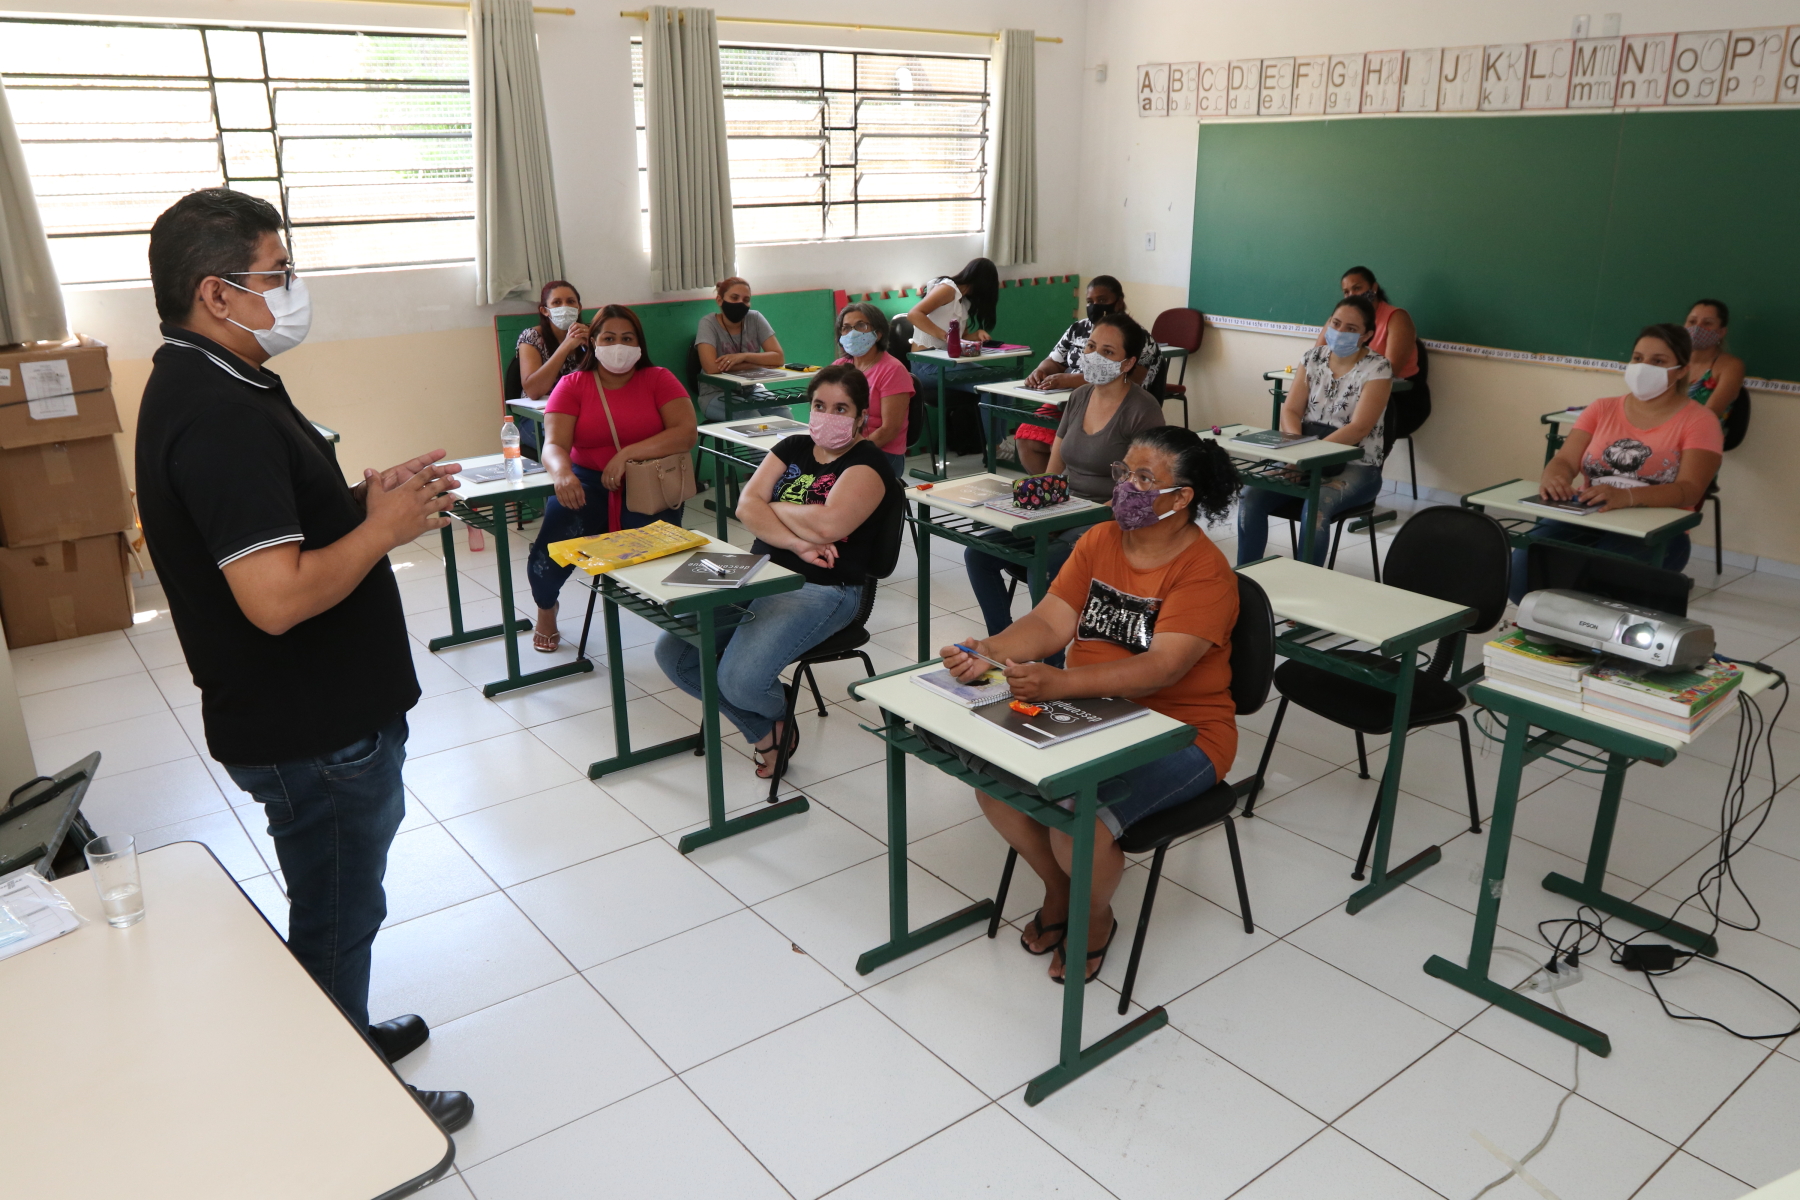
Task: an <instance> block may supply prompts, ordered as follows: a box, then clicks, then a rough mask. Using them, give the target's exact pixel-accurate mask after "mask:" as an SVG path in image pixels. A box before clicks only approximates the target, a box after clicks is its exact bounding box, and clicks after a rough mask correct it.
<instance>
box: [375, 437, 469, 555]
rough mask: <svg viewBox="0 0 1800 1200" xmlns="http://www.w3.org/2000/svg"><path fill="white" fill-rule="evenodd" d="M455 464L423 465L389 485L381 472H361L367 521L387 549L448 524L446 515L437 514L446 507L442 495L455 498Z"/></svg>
mask: <svg viewBox="0 0 1800 1200" xmlns="http://www.w3.org/2000/svg"><path fill="white" fill-rule="evenodd" d="M414 461H415V462H416V461H418V460H417V459H415V460H414ZM407 465H410V464H407ZM457 466H458V464H456V463H450V464H447V465H444V466H425V467H422V468H420V469H419V470H417V471H415V472H413V473H412V474H410V475H405V476H401V477H400V478H399V479H398V480H397V482H395V483H394V484H393V485H391V486H389V485H387V483H386V481H385V478H384V475H383V474H381V473H377V472H376V471H373V470H365V471H364V472H363V482H364V484H365V485H366V490H367V495H368V499H367V509H368V514H369V515H368V520H369V522H370V523H371V526H372V527H373V528H375V529H378V530H380V531H381V534H382V537H383V538H384V539H385V540H386V542H387V545H388V548H389V549H392V548H393V547H395V546H399V545H403V544H405V543H407V542H410V541H412V540H413V539H414V538H416V537H418V536H419V535H420V534H423V533H426V532H428V531H429V530H433V529H442V528H443V527H444V526H446V525H448V524H449V523H450V520H449V518H448V517H444V516H441V515H440V514H441V513H442V512H443V511H444V510H445V509H447V508H449V507H450V504H449V500H447V499H446V497H449V498H450V499H454V498H455V493H454V490H453V489H454V488H455V487H456V468H457ZM399 469H400V468H396V471H397V470H399Z"/></svg>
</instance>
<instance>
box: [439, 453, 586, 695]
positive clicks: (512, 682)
mask: <svg viewBox="0 0 1800 1200" xmlns="http://www.w3.org/2000/svg"><path fill="white" fill-rule="evenodd" d="M459 461H461V463H462V466H463V469H464V470H465V471H466V470H469V469H470V468H473V467H485V466H491V465H493V464H494V463H499V462H504V461H505V460H504V459H503V458H502V457H501V456H500V455H498V454H486V455H482V456H480V457H478V458H465V459H461V460H459ZM456 491H457V496H458V499H457V501H456V504H455V506H454V507H452V508H451V510H450V515H451V516H452V517H453V518H454V520H453V521H452V522H451V523H450V524H449V525H446V526H444V528H443V530H442V531H441V536H442V539H443V543H442V544H443V554H444V591H445V592H447V593H448V594H449V597H450V632H449V633H447V634H445V635H444V636H443V637H435V638H432V639H431V641H429V642H427V643H426V646H427V647H428V648H430V649H431V650H432V651H434V652H435V651H438V650H448V649H449V648H450V647H452V646H465V645H467V644H468V643H470V642H480V641H485V640H486V639H488V638H491V637H498V638H505V639H506V678H504V679H496V680H494V681H493V682H492V683H484V684H482V685H481V694H482V695H484V696H498V695H499V694H500V693H502V692H511V691H515V690H517V689H519V688H522V687H530V686H531V685H532V684H534V683H545V682H547V681H549V680H552V679H561V678H562V677H563V676H565V675H580V674H583V673H584V672H587V671H592V670H593V669H594V664H593V663H592V662H591V661H589V660H588V659H586V658H577V659H576V660H575V661H574V662H569V663H558V664H557V665H556V666H554V667H545V668H544V669H543V670H541V671H520V670H519V636H518V635H519V634H520V633H523V632H524V631H525V630H527V629H530V628H531V622H530V621H527V620H526V619H525V618H523V617H520V616H517V615H516V613H515V611H514V606H513V587H512V571H513V563H512V555H511V553H510V552H509V551H508V549H507V538H508V530H507V519H506V509H507V506H508V505H527V504H541V503H543V502H544V501H546V500H548V499H549V498H550V496H552V495H554V494H555V492H556V485H554V484H553V483H551V482H550V475H549V472H543V473H540V474H536V475H527V476H526V477H525V478H524V479H521V480H519V481H518V482H516V483H515V482H513V481H511V480H507V479H497V480H495V481H494V482H492V483H472V484H466V485H464V486H462V487H459V488H457V489H456ZM459 521H460V522H461V523H462V524H464V525H467V526H468V527H469V528H471V529H479V530H482V531H483V532H486V533H489V534H492V535H493V538H494V563H495V565H496V566H497V567H498V568H499V570H500V623H499V624H498V625H483V626H482V627H481V628H479V629H464V628H463V615H462V589H461V587H460V586H459V585H458V582H457V577H456V538H455V536H454V534H455V532H456V523H457V522H459Z"/></svg>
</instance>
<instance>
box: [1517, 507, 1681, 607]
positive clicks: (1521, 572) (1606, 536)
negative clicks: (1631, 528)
mask: <svg viewBox="0 0 1800 1200" xmlns="http://www.w3.org/2000/svg"><path fill="white" fill-rule="evenodd" d="M1525 536H1526V537H1528V538H1550V539H1551V540H1553V541H1558V542H1568V543H1570V544H1572V545H1576V546H1586V547H1588V548H1590V549H1593V550H1604V551H1606V552H1607V553H1608V554H1621V555H1624V556H1625V557H1626V558H1635V559H1636V560H1637V561H1639V562H1641V563H1647V562H1649V561H1650V545H1649V543H1648V542H1646V541H1644V539H1643V538H1634V537H1627V536H1626V535H1625V534H1622V533H1602V532H1600V531H1599V530H1597V529H1583V528H1582V527H1581V526H1579V525H1570V524H1568V523H1566V522H1564V521H1539V522H1538V523H1537V524H1536V525H1533V526H1532V527H1531V528H1530V529H1529V530H1528V531H1526V534H1525ZM1693 551H1694V544H1693V543H1692V542H1690V541H1688V535H1687V534H1685V533H1678V534H1676V535H1675V536H1674V537H1672V538H1670V539H1669V542H1668V547H1667V549H1666V550H1664V552H1663V563H1662V565H1663V568H1664V569H1665V570H1669V571H1679V570H1681V569H1682V568H1683V567H1685V566H1687V564H1688V556H1689V555H1690V554H1692V553H1693ZM1526 556H1527V552H1526V551H1525V550H1523V549H1520V550H1514V551H1513V560H1512V586H1511V588H1510V589H1509V591H1508V596H1509V598H1510V599H1511V600H1512V602H1513V603H1514V604H1517V603H1518V602H1519V601H1520V599H1522V598H1523V597H1524V595H1525V591H1526V582H1525V565H1526V564H1525V560H1526Z"/></svg>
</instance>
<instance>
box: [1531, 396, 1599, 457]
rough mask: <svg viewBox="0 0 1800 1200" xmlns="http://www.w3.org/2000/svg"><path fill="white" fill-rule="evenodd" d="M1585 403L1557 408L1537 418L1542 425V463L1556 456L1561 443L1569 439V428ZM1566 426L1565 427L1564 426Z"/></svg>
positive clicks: (1573, 425)
mask: <svg viewBox="0 0 1800 1200" xmlns="http://www.w3.org/2000/svg"><path fill="white" fill-rule="evenodd" d="M1586 407H1587V405H1585V404H1579V405H1576V406H1575V407H1574V408H1559V409H1557V410H1556V411H1555V412H1547V413H1545V414H1544V415H1543V416H1541V417H1539V418H1538V422H1539V424H1541V425H1543V427H1544V465H1545V466H1549V465H1550V460H1551V459H1553V458H1555V457H1556V452H1557V451H1558V450H1561V449H1562V447H1563V443H1564V442H1566V441H1568V440H1569V430H1570V429H1573V428H1575V421H1576V419H1577V418H1579V417H1580V416H1581V410H1582V409H1584V408H1586ZM1565 427H1566V428H1565Z"/></svg>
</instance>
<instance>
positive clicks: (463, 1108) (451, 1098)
mask: <svg viewBox="0 0 1800 1200" xmlns="http://www.w3.org/2000/svg"><path fill="white" fill-rule="evenodd" d="M406 1086H407V1090H408V1091H410V1092H412V1094H413V1096H414V1098H415V1099H417V1100H418V1102H419V1103H420V1104H422V1105H424V1106H425V1111H426V1112H428V1113H430V1114H431V1115H432V1118H433V1119H434V1120H436V1121H437V1123H438V1124H439V1125H441V1126H443V1129H444V1132H445V1133H455V1132H456V1131H457V1130H459V1129H461V1128H462V1127H463V1126H464V1125H467V1124H468V1123H469V1118H471V1117H473V1116H474V1115H475V1102H474V1101H473V1100H471V1099H469V1093H467V1092H421V1091H420V1090H419V1089H418V1088H416V1087H413V1086H412V1085H411V1084H410V1083H409V1084H407V1085H406Z"/></svg>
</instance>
